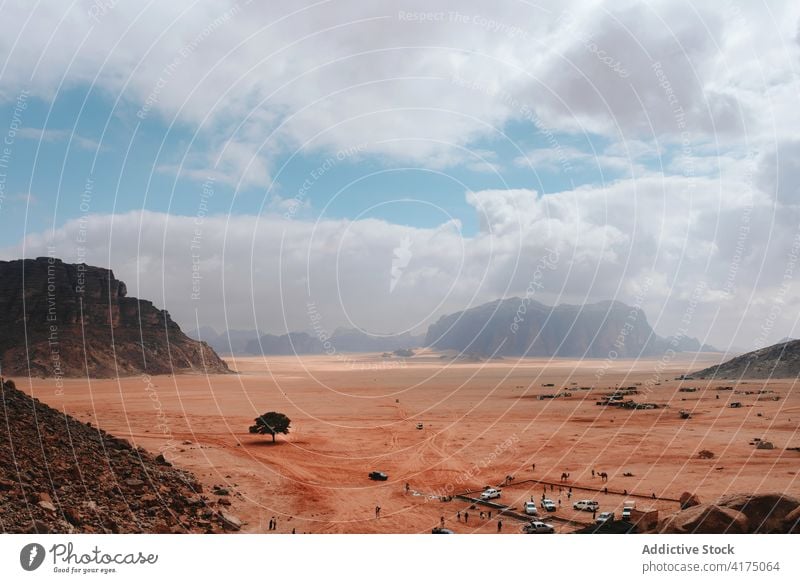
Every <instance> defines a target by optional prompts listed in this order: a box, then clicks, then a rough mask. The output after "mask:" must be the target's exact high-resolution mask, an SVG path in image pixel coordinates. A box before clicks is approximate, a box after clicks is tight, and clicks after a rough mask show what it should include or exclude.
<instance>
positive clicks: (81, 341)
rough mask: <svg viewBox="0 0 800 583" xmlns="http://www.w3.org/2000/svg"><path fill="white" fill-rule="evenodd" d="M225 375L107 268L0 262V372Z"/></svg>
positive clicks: (207, 351)
mask: <svg viewBox="0 0 800 583" xmlns="http://www.w3.org/2000/svg"><path fill="white" fill-rule="evenodd" d="M186 371H196V372H210V373H219V372H229V369H228V367H227V365H226V364H225V362H224V361H223V360H222V359H220V358H219V356H217V354H216V353H215V352H214V351H213V350H212V349H211V348H210V347H209V346H208V345H207V344H205V343H202V342H197V341H196V340H192V339H191V338H189V337H187V336H186V335H185V334H184V333H183V332H182V331H181V329H180V327H179V326H178V325H177V324H176V323H175V322H173V321H172V319H171V318H170V316H169V314H168V313H167V311H166V310H159V309H157V308H156V307H155V306H153V304H152V302H149V301H147V300H140V299H137V298H130V297H127V288H126V286H125V284H124V283H123V282H122V281H119V280H118V279H116V278H115V277H114V273H113V272H112V271H111V270H109V269H103V268H101V267H91V266H88V265H85V264H77V265H72V264H68V263H63V262H62V261H61V260H60V259H54V258H47V257H40V258H38V259H25V260H16V261H0V372H2V374H3V375H12V374H14V375H26V376H27V375H29V374H30V375H32V376H42V377H71V376H87V375H88V376H92V377H112V376H118V375H132V374H138V373H142V372H147V373H149V374H166V373H172V372H186Z"/></svg>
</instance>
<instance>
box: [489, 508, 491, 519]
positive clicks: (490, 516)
mask: <svg viewBox="0 0 800 583" xmlns="http://www.w3.org/2000/svg"><path fill="white" fill-rule="evenodd" d="M491 519H492V511H491V510H490V511H489V520H491Z"/></svg>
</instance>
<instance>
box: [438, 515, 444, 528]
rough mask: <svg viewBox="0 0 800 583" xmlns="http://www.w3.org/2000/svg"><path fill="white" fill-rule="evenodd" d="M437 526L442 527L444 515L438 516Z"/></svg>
mask: <svg viewBox="0 0 800 583" xmlns="http://www.w3.org/2000/svg"><path fill="white" fill-rule="evenodd" d="M439 526H441V527H442V528H444V516H440V517H439Z"/></svg>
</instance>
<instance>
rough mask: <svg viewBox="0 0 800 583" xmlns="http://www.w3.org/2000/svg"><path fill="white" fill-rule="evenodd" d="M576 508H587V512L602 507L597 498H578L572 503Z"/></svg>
mask: <svg viewBox="0 0 800 583" xmlns="http://www.w3.org/2000/svg"><path fill="white" fill-rule="evenodd" d="M572 507H573V508H574V509H575V510H586V511H587V512H594V511H595V510H597V509H598V508H600V504H599V503H598V502H597V501H596V500H578V501H577V502H575V504H573V505H572Z"/></svg>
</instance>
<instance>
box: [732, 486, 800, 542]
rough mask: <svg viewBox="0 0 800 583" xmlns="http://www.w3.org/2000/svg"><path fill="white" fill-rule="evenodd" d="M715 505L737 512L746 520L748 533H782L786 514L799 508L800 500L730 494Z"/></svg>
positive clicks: (780, 496) (768, 495) (762, 495)
mask: <svg viewBox="0 0 800 583" xmlns="http://www.w3.org/2000/svg"><path fill="white" fill-rule="evenodd" d="M717 505H719V506H724V507H725V508H730V509H732V510H737V511H739V512H741V513H743V514H744V515H745V516H746V517H747V520H748V532H754V533H755V532H764V533H768V532H775V533H778V532H784V530H783V527H784V521H785V519H786V518H787V516H788V514H789V513H790V512H792V511H793V510H794V509H795V508H797V507H798V506H800V500H798V499H797V498H792V497H791V496H787V495H786V494H781V493H771V494H731V495H729V496H723V497H722V498H720V499H719V500H718V501H717Z"/></svg>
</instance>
